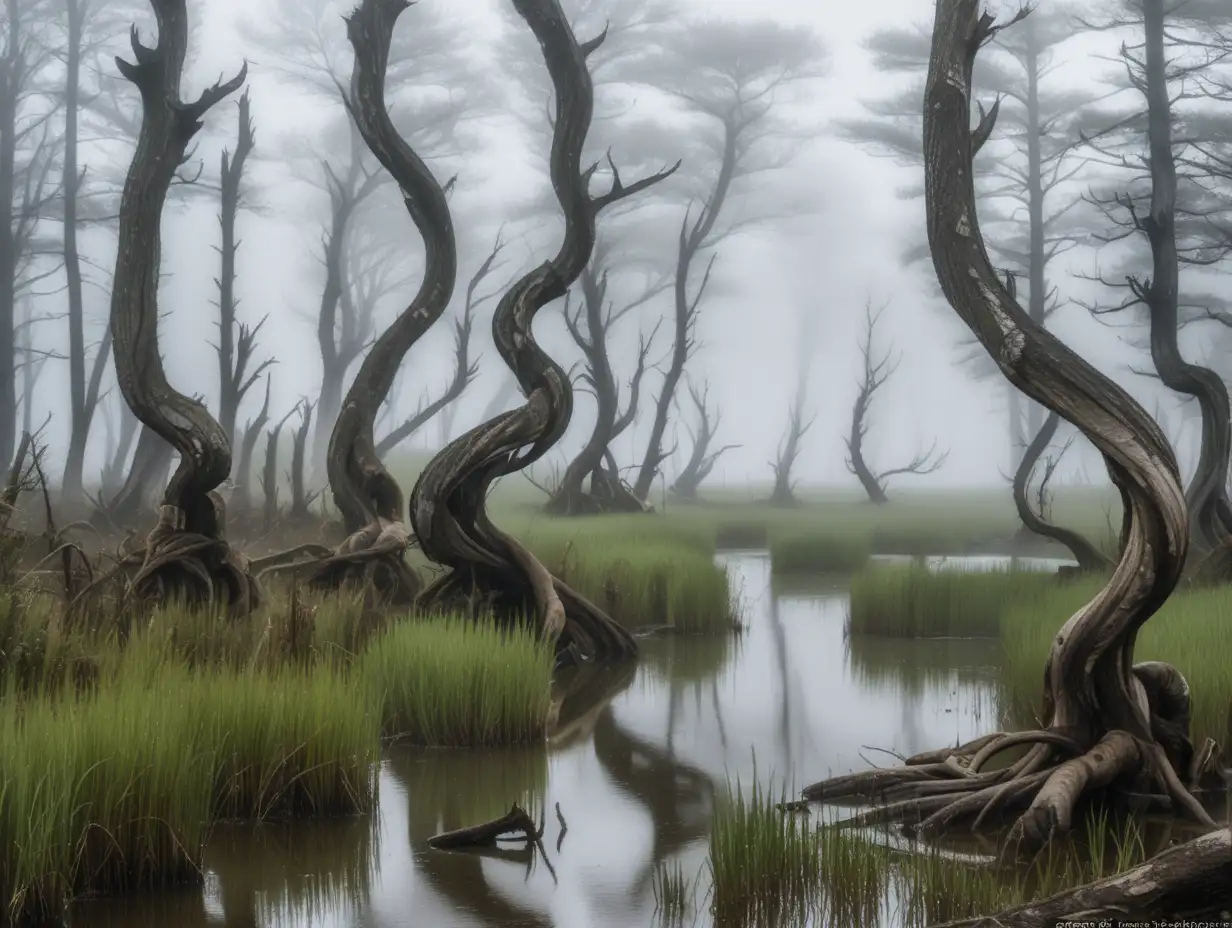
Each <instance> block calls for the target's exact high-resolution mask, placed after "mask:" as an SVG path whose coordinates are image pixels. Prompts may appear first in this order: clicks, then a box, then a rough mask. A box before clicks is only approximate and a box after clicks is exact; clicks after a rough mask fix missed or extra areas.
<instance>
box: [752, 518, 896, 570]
mask: <svg viewBox="0 0 1232 928" xmlns="http://www.w3.org/2000/svg"><path fill="white" fill-rule="evenodd" d="M871 555H872V536H871V534H870V533H868V532H862V531H860V530H858V529H857V530H854V531H851V530H848V531H833V530H832V531H816V530H814V531H812V532H799V533H790V534H784V535H776V536H774V537H773V538H772V539H771V541H770V569H771V571H772V572H773V573H775V574H846V573H853V572H854V571H857V570H859V569H860V568H861V567H863V566H864V565H865V564H867V563H868V559H869V557H870V556H871Z"/></svg>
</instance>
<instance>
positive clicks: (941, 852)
mask: <svg viewBox="0 0 1232 928" xmlns="http://www.w3.org/2000/svg"><path fill="white" fill-rule="evenodd" d="M737 790H738V787H737ZM780 801H781V798H780V797H777V796H776V795H774V794H773V793H771V792H769V791H764V790H762V789H761V788H760V787H759V786H758V785H757V783H756V781H755V782H754V785H753V789H752V790H751V791H750V793H749V795H748V796H747V797H746V798H742V797H741V796H740V795H738V793H737V794H735V795H733V796H732V797H731V798H730V799H729V801H728V803H727V804H726V805H725V806H723V807H721V808H720V810H719V811H718V813H717V814H716V816H715V821H714V828H713V831H712V833H711V839H710V860H709V873H710V878H711V881H712V885H711V887H710V892H711V894H712V899H713V914H714V917H715V924H716V925H729V924H730V925H740V926H745V925H765V926H769V925H776V926H777V925H796V924H806V923H811V924H814V925H817V926H826V928H877V926H881V925H885V924H892V925H896V926H902V928H925V926H928V925H933V924H937V923H938V922H944V921H949V920H952V919H958V918H968V917H972V916H977V915H989V914H993V913H995V912H998V911H1000V910H1001V909H1004V908H1008V907H1010V906H1015V905H1020V904H1022V903H1024V902H1028V901H1030V900H1032V899H1039V898H1043V897H1045V896H1049V895H1052V894H1054V893H1057V892H1060V891H1062V890H1064V889H1068V888H1071V887H1073V886H1077V885H1080V884H1082V883H1085V882H1088V881H1090V880H1092V879H1095V878H1097V877H1101V876H1109V875H1112V874H1115V873H1119V872H1122V871H1124V870H1127V869H1129V868H1130V867H1133V866H1136V865H1138V864H1139V863H1141V862H1142V861H1143V860H1145V859H1147V857H1148V856H1149V854H1148V852H1147V848H1146V843H1145V842H1144V840H1143V832H1142V829H1141V828H1140V826H1139V824H1138V821H1137V820H1136V819H1133V818H1129V819H1119V818H1115V817H1113V816H1110V815H1109V814H1108V813H1107V812H1106V811H1105V810H1103V809H1090V810H1088V812H1087V815H1086V818H1085V820H1084V821H1083V822H1082V823H1080V824H1079V826H1078V829H1077V834H1076V836H1075V837H1074V838H1073V839H1071V840H1066V841H1060V842H1057V843H1054V844H1053V845H1052V846H1051V848H1050V850H1049V851H1047V852H1046V853H1045V854H1044V855H1042V856H1041V857H1040V858H1038V859H1037V860H1036V861H1034V862H1033V863H1032V864H1030V865H1028V866H1025V867H1022V868H1013V867H1010V868H1003V867H1000V866H998V865H996V864H995V863H994V862H993V859H992V858H987V857H983V856H980V855H970V854H964V853H959V852H954V851H951V850H947V849H946V848H944V847H941V846H939V845H936V844H930V845H924V844H921V843H917V842H904V841H903V840H902V839H899V838H894V837H892V836H891V833H889V832H883V831H880V830H876V829H866V830H855V829H851V828H849V827H847V826H845V825H844V824H842V823H841V822H839V821H836V820H833V819H829V820H825V821H822V822H820V823H818V824H816V825H813V824H810V823H809V821H808V818H807V817H802V816H795V815H791V814H785V813H783V812H780V811H779V810H778V808H777V807H776V804H777V803H778V802H780ZM1161 837H1163V836H1162V835H1161Z"/></svg>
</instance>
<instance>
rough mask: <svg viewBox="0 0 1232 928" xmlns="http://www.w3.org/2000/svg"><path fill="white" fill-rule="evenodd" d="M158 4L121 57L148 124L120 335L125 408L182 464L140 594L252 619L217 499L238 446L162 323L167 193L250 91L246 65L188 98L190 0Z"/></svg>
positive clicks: (133, 195)
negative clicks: (168, 366) (174, 363)
mask: <svg viewBox="0 0 1232 928" xmlns="http://www.w3.org/2000/svg"><path fill="white" fill-rule="evenodd" d="M151 5H152V6H153V8H154V14H155V16H156V17H157V20H158V40H157V44H156V45H154V46H153V47H149V46H145V45H143V44H142V43H141V41H140V40H139V38H138V35H137V31H136V29H134V30H133V31H132V35H131V44H132V51H133V58H134V60H133V61H132V62H129V61H126V60H123V59H117V60H116V64H117V66H118V67H119V68H120V72H121V73H122V74H123V75H124V77H125V78H127V79H128V80H129V81H131V82H132V83H133V84H134V85H136V87H137V88H138V89H139V90H140V91H141V100H142V122H141V134H140V136H139V138H138V141H137V147H136V150H135V153H134V155H133V160H132V164H131V165H130V167H129V171H128V176H127V178H126V180H125V183H124V193H123V195H122V198H121V201H120V230H119V245H118V249H117V256H116V268H115V277H114V282H113V289H112V297H111V334H112V339H113V341H114V343H115V365H116V375H117V379H118V380H119V384H120V392H121V393H122V394H123V396H124V400H125V402H127V403H128V405H129V407H130V408H131V409H132V411H133V413H134V415H136V416H137V418H138V419H140V420H141V421H142V423H143V424H144V425H145V426H146V427H147V428H148V429H150V430H151V431H153V432H155V433H157V434H158V436H159V437H160V438H162V440H163V441H164V442H166V443H167V444H168V445H170V446H171V447H173V448H174V449H175V450H176V451H178V452H179V455H180V461H179V465H178V467H177V468H176V470H175V473H174V474H173V475H172V477H171V480H170V481H169V482H168V484H167V487H166V490H165V491H164V493H163V499H162V506H161V508H160V510H159V517H158V524H157V525H156V526H155V527H154V529H153V530H152V531H151V532H150V534H149V536H148V537H147V538H146V547H145V551H144V554H143V556H142V557H143V560H142V562H141V564H140V567H139V569H138V570H137V571H136V574H135V575H134V576H133V578H132V581H131V589H132V590H133V591H134V592H135V593H136V594H137V595H138V596H140V597H145V596H153V597H156V598H158V599H165V598H166V597H175V598H177V599H182V600H185V601H188V602H199V603H207V604H225V605H226V606H227V607H228V608H229V609H231V610H233V611H237V612H245V611H247V610H249V609H251V608H252V607H253V606H254V605H255V604H256V602H257V601H258V598H259V589H258V587H257V584H256V583H255V582H254V581H253V580H252V579H251V577H250V576H249V572H248V562H247V559H246V558H244V557H243V556H242V555H239V554H238V553H236V552H234V551H232V549H231V547H230V546H229V545H228V544H227V542H226V540H225V538H224V534H223V530H224V525H225V514H224V512H223V504H222V497H221V496H219V495H218V493H217V492H216V490H217V488H218V487H219V486H220V485H221V484H222V483H223V481H225V480H226V479H227V476H228V474H229V473H230V470H231V445H230V442H229V441H228V439H227V435H226V433H225V432H224V431H223V430H222V428H221V427H220V426H219V424H218V422H217V421H216V420H215V419H214V417H213V416H211V415H210V413H209V411H208V410H207V409H206V408H205V406H204V404H202V403H201V402H199V401H197V400H195V399H191V398H189V397H187V396H184V395H183V394H181V393H179V392H178V391H177V390H175V389H174V388H173V387H172V386H171V384H170V383H168V382H167V376H166V373H165V371H164V369H163V361H162V355H161V353H160V352H159V347H158V332H157V326H158V263H159V255H160V250H161V249H160V224H161V221H162V211H163V204H164V203H165V201H166V198H167V190H168V189H169V187H170V186H171V181H172V178H173V177H174V175H175V171H176V169H177V168H178V166H179V165H180V164H182V163H183V161H184V159H185V157H186V155H187V151H188V145H189V142H190V141H191V140H192V137H193V136H194V135H195V134H196V133H197V130H198V129H200V128H201V120H202V119H203V118H204V117H205V114H206V113H207V112H208V111H209V110H210V108H211V107H213V106H214V105H215V104H216V103H218V102H219V101H220V100H222V99H224V98H225V97H227V96H228V95H230V94H231V93H233V92H235V91H236V90H238V89H239V88H240V87H241V86H242V85H243V83H244V79H245V76H246V74H247V65H245V66H244V67H243V68H241V70H240V71H239V73H238V74H236V75H235V76H234V77H232V78H231V79H230V80H227V81H225V82H224V81H220V82H219V83H217V84H215V85H214V86H212V87H210V88H208V89H207V90H205V91H204V92H203V93H202V94H201V96H200V97H198V98H197V99H196V100H195V101H192V102H185V101H183V100H181V99H180V79H181V72H182V71H183V67H184V56H185V54H186V52H187V50H188V10H187V8H186V3H185V0H151Z"/></svg>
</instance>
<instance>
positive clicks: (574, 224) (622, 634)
mask: <svg viewBox="0 0 1232 928" xmlns="http://www.w3.org/2000/svg"><path fill="white" fill-rule="evenodd" d="M514 7H515V9H516V10H517V11H518V13H519V15H521V16H522V17H523V19H525V20H526V23H527V25H528V26H529V27H530V29H531V31H532V32H533V33H534V35H535V37H536V39H538V40H539V44H540V48H541V50H542V53H543V58H544V62H545V63H546V65H547V69H548V73H549V74H550V75H551V78H552V84H553V87H554V88H555V118H554V121H553V125H554V127H555V130H554V134H553V139H552V152H551V177H552V186H553V188H554V189H555V191H556V194H557V198H558V200H559V202H560V207H561V211H562V212H563V214H564V218H565V233H564V238H563V241H562V242H561V245H560V248H559V251H558V252H557V254H556V255H555V257H553V258H551V259H550V260H548V261H546V262H544V263H543V264H542V265H540V266H539V267H537V268H535V269H534V270H532V271H530V272H529V273H528V274H526V275H525V276H523V277H522V278H521V279H519V280H518V281H517V282H516V283H515V284H514V285H513V286H512V288H511V289H510V290H509V291H508V292H507V293H506V294H505V295H504V296H503V297H502V299H501V301H500V303H499V305H498V306H497V308H496V312H495V314H494V316H493V319H492V335H493V339H494V341H495V342H496V348H497V351H499V352H500V355H501V358H502V359H503V360H504V362H505V364H506V365H507V366H508V367H509V368H510V370H512V371H513V372H514V374H515V375H516V376H517V378H518V383H519V385H520V387H521V389H522V392H523V395H524V396H525V397H526V403H525V404H524V405H523V406H521V407H519V408H517V409H514V410H512V411H511V412H507V413H504V414H502V415H500V416H497V417H496V418H494V419H492V420H490V421H488V422H485V423H483V424H481V425H479V426H477V427H476V428H473V429H471V430H470V431H469V432H467V433H466V434H464V435H462V436H460V437H459V438H457V439H455V440H454V441H453V442H451V443H450V444H449V445H448V446H446V447H445V448H444V449H443V450H442V451H441V452H440V453H439V454H438V455H437V456H436V457H434V458H433V459H432V461H431V462H430V463H429V464H428V466H427V468H425V470H424V471H423V473H422V474H421V475H420V477H419V480H418V482H417V483H416V484H415V489H414V491H413V492H412V494H411V522H412V525H413V526H414V529H415V535H416V537H417V538H418V539H419V543H420V546H421V548H422V549H423V552H424V554H426V555H427V556H428V558H429V559H430V560H432V561H434V562H436V563H438V564H441V565H443V566H445V567H446V568H448V570H447V572H446V573H445V574H444V575H443V576H442V577H441V578H440V579H438V580H437V581H436V582H434V583H433V584H432V586H430V587H429V588H428V589H427V590H425V591H424V595H423V597H422V601H423V603H424V604H425V605H427V606H430V607H441V608H456V607H457V605H458V604H459V602H461V603H463V604H469V605H470V606H471V608H472V609H476V610H494V611H496V612H499V613H503V614H504V615H505V616H506V617H508V618H512V619H514V620H520V619H523V618H525V617H533V620H534V621H536V622H537V624H538V625H539V628H540V630H541V633H542V635H543V636H544V637H545V638H547V639H548V640H553V641H555V642H556V643H557V646H558V648H560V649H561V650H567V651H568V652H569V653H570V654H572V655H573V656H574V657H578V656H580V655H579V654H578V652H581V654H589V655H590V656H591V657H594V658H601V657H604V658H621V657H628V656H632V655H633V654H634V653H636V645H635V644H634V641H633V639H632V637H630V635H629V634H628V632H626V631H624V630H623V629H622V628H620V627H619V626H618V625H616V624H615V623H614V622H612V620H611V619H610V618H609V617H608V616H606V615H604V613H603V612H602V611H601V610H599V609H598V608H597V607H595V606H594V605H593V604H591V603H589V602H587V601H586V600H585V599H584V598H582V597H581V596H579V595H578V594H577V593H575V592H574V591H573V590H571V589H570V588H569V587H568V586H567V585H566V584H564V583H562V582H561V581H560V580H558V579H556V578H554V577H552V575H551V574H550V573H549V572H548V571H547V569H546V568H544V566H543V565H542V564H541V563H539V561H538V560H537V559H536V558H535V557H534V556H533V555H532V554H531V553H530V552H529V551H527V550H526V549H525V548H524V547H523V546H522V545H521V544H519V543H518V542H517V541H516V540H515V539H513V538H512V537H511V536H509V535H507V534H506V533H504V532H502V531H501V530H500V529H498V528H497V527H496V526H495V525H494V524H493V523H492V522H491V520H490V519H489V518H488V515H487V512H486V510H485V504H486V496H487V492H488V488H489V487H490V486H491V484H492V481H494V480H495V479H497V478H498V477H500V476H503V475H505V474H512V473H516V472H518V471H520V470H522V469H524V468H526V467H528V466H529V465H531V464H532V463H534V462H535V461H536V460H538V459H539V458H541V457H542V456H543V455H544V454H545V453H546V452H547V451H548V449H550V448H551V447H552V445H554V444H555V443H556V442H557V441H558V440H559V438H560V436H561V435H562V434H563V433H564V431H565V429H566V428H567V427H568V424H569V419H570V416H571V414H572V410H573V392H572V389H571V385H570V383H569V379H568V376H567V375H566V374H565V372H564V371H563V370H562V369H561V367H560V365H558V364H557V363H556V362H555V361H553V360H552V359H551V358H550V357H549V356H548V355H547V354H546V353H545V352H544V351H543V350H542V349H541V348H540V347H539V345H538V344H537V342H536V341H535V338H534V333H533V331H532V329H531V325H532V323H533V321H534V318H535V315H536V313H538V311H539V310H540V309H542V308H543V307H544V306H546V305H547V304H548V303H550V302H551V301H553V300H555V299H559V298H560V297H562V296H564V294H565V293H566V291H567V290H568V287H569V285H570V284H572V283H573V281H575V280H576V279H577V278H578V276H579V275H580V274H581V273H582V270H583V268H585V266H586V264H587V262H588V261H589V260H590V256H591V250H592V249H593V247H594V241H595V221H596V217H597V216H598V214H599V212H600V210H602V209H603V207H605V206H607V205H609V204H611V203H614V202H617V201H619V200H621V199H624V198H625V197H628V196H632V195H635V194H637V193H638V192H640V191H642V190H644V189H646V188H647V187H650V186H651V185H653V184H655V183H658V182H659V181H660V180H662V179H663V178H664V177H666V176H667V175H668V174H670V173H671V170H668V171H663V172H659V173H657V174H653V175H650V176H648V177H645V178H643V179H640V180H638V181H636V182H634V183H631V184H627V185H626V184H625V183H624V182H623V181H622V180H621V178H620V175H619V173H618V172H617V171H616V169H615V164H614V162H612V161H611V160H610V159H609V168H610V170H611V174H612V186H611V188H610V189H609V191H608V192H607V193H605V194H602V195H599V196H592V195H591V194H590V193H589V192H588V189H587V187H588V183H589V180H590V178H591V176H592V174H593V173H594V170H595V169H594V168H593V167H592V168H589V169H583V168H582V146H583V144H584V143H585V139H586V133H587V130H588V129H589V128H590V120H591V114H592V108H593V90H592V86H591V81H590V74H589V72H588V71H587V67H586V60H585V56H586V53H587V52H588V51H590V50H593V49H596V48H598V47H599V45H600V44H601V43H602V36H600V37H599V38H597V39H593V40H590V41H588V42H587V43H585V44H579V43H578V41H577V40H576V39H575V38H574V36H573V32H572V30H571V29H570V28H569V24H568V22H567V20H566V19H565V17H564V14H563V13H562V12H561V9H560V6H559V4H558V3H557V2H556V0H514ZM672 170H674V169H672Z"/></svg>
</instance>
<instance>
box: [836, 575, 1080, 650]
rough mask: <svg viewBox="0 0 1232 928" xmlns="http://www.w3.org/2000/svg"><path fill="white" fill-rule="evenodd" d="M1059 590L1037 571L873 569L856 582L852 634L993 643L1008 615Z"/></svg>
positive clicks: (1051, 577) (1052, 578)
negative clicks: (987, 640)
mask: <svg viewBox="0 0 1232 928" xmlns="http://www.w3.org/2000/svg"><path fill="white" fill-rule="evenodd" d="M1056 588H1057V579H1056V577H1055V575H1053V574H1048V573H1040V572H1033V571H1010V570H975V571H957V570H956V571H932V570H929V569H928V568H926V567H920V566H916V565H912V566H878V567H870V568H867V569H866V570H862V571H861V572H860V573H858V574H856V575H855V577H853V578H852V581H851V613H850V620H849V623H848V630H849V632H850V633H851V634H853V635H883V636H888V637H895V638H983V637H988V638H994V637H996V636H997V635H998V634H999V633H1000V630H1001V614H1002V612H1003V611H1005V610H1006V609H1007V608H1009V607H1011V606H1013V605H1016V604H1022V603H1031V602H1035V601H1037V600H1039V599H1040V598H1041V597H1042V596H1044V595H1045V594H1046V593H1048V592H1049V591H1051V590H1054V589H1056ZM1055 630H1056V629H1055V628H1054V629H1053V631H1055Z"/></svg>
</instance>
